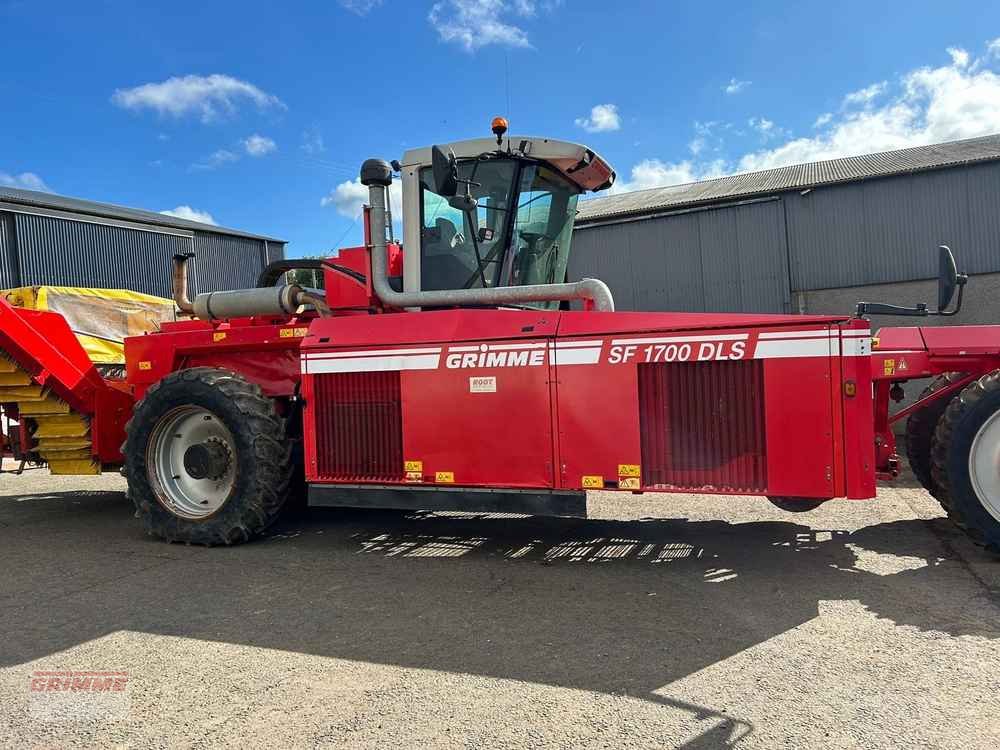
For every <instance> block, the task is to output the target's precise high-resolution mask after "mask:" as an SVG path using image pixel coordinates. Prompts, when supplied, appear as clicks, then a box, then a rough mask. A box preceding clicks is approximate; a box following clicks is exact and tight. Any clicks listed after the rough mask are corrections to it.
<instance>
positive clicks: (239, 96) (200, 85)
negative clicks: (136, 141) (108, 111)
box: [111, 73, 285, 122]
mask: <svg viewBox="0 0 1000 750" xmlns="http://www.w3.org/2000/svg"><path fill="white" fill-rule="evenodd" d="M111 101H112V102H114V103H115V104H117V105H118V106H119V107H123V108H125V109H131V110H142V109H151V110H153V111H154V112H157V113H159V114H161V115H170V116H172V117H182V116H184V115H189V114H195V115H197V116H199V117H200V118H201V120H202V122H210V121H211V120H214V119H216V118H218V117H219V116H220V115H222V114H232V113H234V112H236V111H237V109H238V105H239V103H240V102H242V101H249V102H251V103H253V104H255V105H256V106H257V107H258V108H260V109H265V108H267V107H278V108H282V109H284V108H285V105H284V104H283V103H282V101H281V100H280V99H279V98H278V97H276V96H274V95H273V94H268V93H267V92H266V91H262V90H261V89H259V88H257V87H256V86H254V85H253V84H252V83H248V82H247V81H241V80H239V79H238V78H233V77H232V76H227V75H220V74H218V73H216V74H213V75H209V76H199V75H189V76H175V77H173V78H168V79H167V80H165V81H162V82H160V83H145V84H143V85H142V86H136V87H135V88H130V89H117V90H116V91H115V93H114V94H113V95H112V97H111Z"/></svg>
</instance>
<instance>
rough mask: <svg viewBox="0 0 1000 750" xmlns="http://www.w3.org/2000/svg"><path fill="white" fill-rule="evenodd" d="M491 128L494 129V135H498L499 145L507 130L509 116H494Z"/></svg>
mask: <svg viewBox="0 0 1000 750" xmlns="http://www.w3.org/2000/svg"><path fill="white" fill-rule="evenodd" d="M490 129H491V130H492V131H493V135H495V136H496V137H497V145H498V146H499V145H500V142H501V141H502V140H503V134H504V133H506V132H507V118H506V117H494V118H493V122H492V123H491V125H490Z"/></svg>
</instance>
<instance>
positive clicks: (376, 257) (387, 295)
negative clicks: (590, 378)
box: [361, 159, 615, 312]
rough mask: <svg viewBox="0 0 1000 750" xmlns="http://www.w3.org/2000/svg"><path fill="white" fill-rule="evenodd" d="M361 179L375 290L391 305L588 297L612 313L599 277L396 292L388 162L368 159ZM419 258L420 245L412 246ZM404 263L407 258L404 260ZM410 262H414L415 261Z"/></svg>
mask: <svg viewBox="0 0 1000 750" xmlns="http://www.w3.org/2000/svg"><path fill="white" fill-rule="evenodd" d="M361 182H362V184H364V185H367V186H368V205H369V219H370V222H371V233H372V248H371V250H372V289H373V290H374V291H375V296H377V297H378V298H379V299H380V300H381V301H382V302H384V303H385V304H386V305H389V306H391V307H451V306H455V305H505V304H506V305H512V304H521V303H525V302H552V301H557V300H575V299H589V300H591V301H592V302H593V303H594V309H595V310H599V311H601V312H613V311H614V309H615V300H614V297H612V296H611V290H610V289H608V285H607V284H605V283H604V282H603V281H601V280H600V279H581V280H580V281H576V282H573V283H572V284H531V285H528V286H500V287H493V288H488V289H441V290H438V291H426V292H405V291H404V292H397V291H396V290H395V289H393V288H392V287H391V286H390V285H389V274H388V259H387V257H386V241H385V226H386V224H385V217H386V200H385V199H386V189H387V188H388V187H389V185H390V184H391V183H392V172H391V170H390V168H389V165H388V164H386V163H385V162H379V161H378V160H376V159H369V160H368V161H366V162H365V163H364V166H362V168H361ZM410 252H411V253H413V256H412V257H413V258H419V255H417V253H418V252H419V251H418V249H417V248H412V249H410ZM404 262H405V261H404ZM410 262H413V261H412V260H411V261H410Z"/></svg>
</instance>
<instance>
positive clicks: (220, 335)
mask: <svg viewBox="0 0 1000 750" xmlns="http://www.w3.org/2000/svg"><path fill="white" fill-rule="evenodd" d="M225 338H226V332H225V331H216V332H215V333H213V334H212V341H223V340H225Z"/></svg>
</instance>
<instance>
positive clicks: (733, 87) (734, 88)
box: [722, 78, 753, 95]
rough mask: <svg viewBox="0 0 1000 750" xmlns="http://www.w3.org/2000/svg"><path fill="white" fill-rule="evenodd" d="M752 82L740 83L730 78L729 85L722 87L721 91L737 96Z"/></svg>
mask: <svg viewBox="0 0 1000 750" xmlns="http://www.w3.org/2000/svg"><path fill="white" fill-rule="evenodd" d="M751 83H753V81H740V80H738V79H736V78H730V79H729V83H727V84H726V85H725V86H723V87H722V90H723V91H725V92H726V93H727V94H730V95H732V94H738V93H740V92H741V91H742V90H743V89H745V88H746V87H747V86H749V85H750V84H751Z"/></svg>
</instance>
